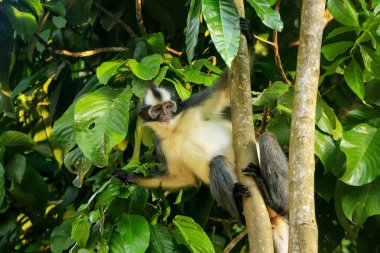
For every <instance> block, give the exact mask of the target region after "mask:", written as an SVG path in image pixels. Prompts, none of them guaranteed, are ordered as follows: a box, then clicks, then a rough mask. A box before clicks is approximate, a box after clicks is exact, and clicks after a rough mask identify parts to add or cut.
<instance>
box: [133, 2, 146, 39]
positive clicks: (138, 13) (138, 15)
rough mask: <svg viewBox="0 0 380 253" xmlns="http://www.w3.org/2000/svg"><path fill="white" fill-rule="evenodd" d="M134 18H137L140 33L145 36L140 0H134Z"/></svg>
mask: <svg viewBox="0 0 380 253" xmlns="http://www.w3.org/2000/svg"><path fill="white" fill-rule="evenodd" d="M136 20H137V24H138V25H139V27H140V33H141V35H142V36H145V35H146V34H147V33H146V29H145V26H144V20H143V18H142V11H141V0H136Z"/></svg>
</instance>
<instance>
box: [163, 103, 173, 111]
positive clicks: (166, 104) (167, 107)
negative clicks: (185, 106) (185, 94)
mask: <svg viewBox="0 0 380 253" xmlns="http://www.w3.org/2000/svg"><path fill="white" fill-rule="evenodd" d="M164 107H165V109H168V110H171V109H172V108H173V104H172V103H170V102H169V103H165V104H164Z"/></svg>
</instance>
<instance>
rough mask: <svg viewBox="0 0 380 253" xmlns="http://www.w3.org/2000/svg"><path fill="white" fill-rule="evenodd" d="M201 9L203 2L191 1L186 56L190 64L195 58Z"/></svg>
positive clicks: (198, 0) (199, 0)
mask: <svg viewBox="0 0 380 253" xmlns="http://www.w3.org/2000/svg"><path fill="white" fill-rule="evenodd" d="M201 7H202V5H201V0H191V2H190V10H189V14H188V16H187V29H186V55H187V60H188V61H189V63H191V61H192V60H193V58H194V50H195V47H196V45H197V42H198V33H199V24H200V14H201Z"/></svg>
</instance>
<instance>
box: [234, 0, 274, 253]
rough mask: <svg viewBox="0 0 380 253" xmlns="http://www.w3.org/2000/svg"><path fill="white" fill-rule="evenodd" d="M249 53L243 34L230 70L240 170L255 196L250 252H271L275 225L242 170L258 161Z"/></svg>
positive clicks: (248, 210)
mask: <svg viewBox="0 0 380 253" xmlns="http://www.w3.org/2000/svg"><path fill="white" fill-rule="evenodd" d="M234 2H235V6H236V8H237V10H238V12H239V16H241V17H244V2H243V0H234ZM248 54H249V53H248V47H247V40H246V38H245V36H242V35H241V36H240V45H239V51H238V54H237V56H236V58H235V60H234V61H233V63H232V66H231V70H230V73H229V74H230V80H231V85H230V93H231V118H232V131H233V145H234V153H235V161H236V170H237V171H236V172H237V173H238V178H239V180H240V182H242V183H243V184H245V185H247V186H248V187H249V189H250V191H251V193H252V196H251V197H249V198H244V199H243V208H244V217H245V221H246V229H247V232H248V242H249V249H250V252H263V253H271V252H273V240H272V226H271V224H270V220H269V215H268V212H267V209H266V206H265V203H264V200H263V198H262V196H261V193H260V190H259V189H258V187H257V184H256V183H255V181H254V180H252V178H249V177H246V176H244V175H243V173H242V170H243V169H244V168H246V167H247V165H248V164H249V163H250V162H254V163H255V164H258V157H257V150H256V140H255V129H254V126H253V113H252V103H251V101H252V95H251V80H250V72H251V71H250V64H249V61H250V57H249V55H248Z"/></svg>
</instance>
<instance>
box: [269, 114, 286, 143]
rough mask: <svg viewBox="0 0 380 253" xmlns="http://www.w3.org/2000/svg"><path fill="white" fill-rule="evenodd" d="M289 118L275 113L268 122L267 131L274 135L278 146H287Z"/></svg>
mask: <svg viewBox="0 0 380 253" xmlns="http://www.w3.org/2000/svg"><path fill="white" fill-rule="evenodd" d="M290 121H291V116H290V115H288V114H285V113H275V115H274V117H273V118H271V119H270V120H269V122H268V127H267V129H266V130H267V131H269V132H271V133H274V135H276V138H277V141H278V143H279V144H280V146H282V147H284V146H289V137H290Z"/></svg>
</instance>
